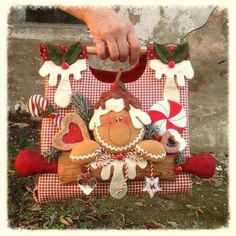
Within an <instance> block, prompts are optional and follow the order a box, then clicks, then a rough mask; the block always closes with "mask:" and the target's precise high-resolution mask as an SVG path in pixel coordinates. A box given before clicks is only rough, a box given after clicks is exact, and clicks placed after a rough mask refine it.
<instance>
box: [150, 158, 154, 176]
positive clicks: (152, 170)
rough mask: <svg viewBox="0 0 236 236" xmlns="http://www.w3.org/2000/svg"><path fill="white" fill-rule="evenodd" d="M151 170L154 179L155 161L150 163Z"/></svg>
mask: <svg viewBox="0 0 236 236" xmlns="http://www.w3.org/2000/svg"><path fill="white" fill-rule="evenodd" d="M150 171H151V179H153V177H154V173H153V172H154V165H153V162H151V163H150Z"/></svg>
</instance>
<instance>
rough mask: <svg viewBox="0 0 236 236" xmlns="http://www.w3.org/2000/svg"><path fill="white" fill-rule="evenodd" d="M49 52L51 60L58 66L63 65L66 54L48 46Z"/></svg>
mask: <svg viewBox="0 0 236 236" xmlns="http://www.w3.org/2000/svg"><path fill="white" fill-rule="evenodd" d="M47 52H48V55H49V56H50V59H51V60H52V61H53V62H54V63H55V64H56V65H58V66H60V65H61V63H62V57H63V55H64V53H63V52H62V51H61V50H60V49H59V48H58V47H56V46H53V45H50V44H48V45H47Z"/></svg>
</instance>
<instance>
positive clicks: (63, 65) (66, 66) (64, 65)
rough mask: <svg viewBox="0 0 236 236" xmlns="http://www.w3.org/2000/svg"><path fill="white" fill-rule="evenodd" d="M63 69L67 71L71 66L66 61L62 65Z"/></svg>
mask: <svg viewBox="0 0 236 236" xmlns="http://www.w3.org/2000/svg"><path fill="white" fill-rule="evenodd" d="M61 68H62V69H63V70H67V69H68V68H69V64H68V63H67V62H65V61H64V62H62V63H61Z"/></svg>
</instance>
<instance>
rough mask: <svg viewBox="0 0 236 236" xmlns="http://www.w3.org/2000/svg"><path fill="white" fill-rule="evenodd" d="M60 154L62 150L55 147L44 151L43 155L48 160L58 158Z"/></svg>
mask: <svg viewBox="0 0 236 236" xmlns="http://www.w3.org/2000/svg"><path fill="white" fill-rule="evenodd" d="M60 154H61V151H60V150H58V149H56V148H53V147H52V148H50V149H48V150H46V151H45V152H43V156H44V158H45V159H46V160H47V161H48V162H51V161H53V160H56V159H58V157H59V155H60Z"/></svg>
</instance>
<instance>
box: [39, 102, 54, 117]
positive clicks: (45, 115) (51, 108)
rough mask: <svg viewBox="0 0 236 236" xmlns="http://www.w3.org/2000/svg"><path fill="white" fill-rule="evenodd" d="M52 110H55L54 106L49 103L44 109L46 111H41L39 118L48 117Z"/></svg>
mask: <svg viewBox="0 0 236 236" xmlns="http://www.w3.org/2000/svg"><path fill="white" fill-rule="evenodd" d="M54 111H55V109H54V107H53V106H52V105H49V106H48V107H47V110H46V111H42V112H41V113H40V115H39V116H40V117H41V118H48V116H49V115H50V114H51V113H53V112H54Z"/></svg>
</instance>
